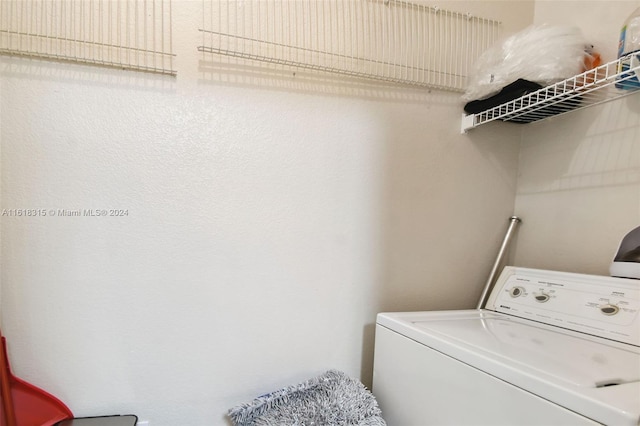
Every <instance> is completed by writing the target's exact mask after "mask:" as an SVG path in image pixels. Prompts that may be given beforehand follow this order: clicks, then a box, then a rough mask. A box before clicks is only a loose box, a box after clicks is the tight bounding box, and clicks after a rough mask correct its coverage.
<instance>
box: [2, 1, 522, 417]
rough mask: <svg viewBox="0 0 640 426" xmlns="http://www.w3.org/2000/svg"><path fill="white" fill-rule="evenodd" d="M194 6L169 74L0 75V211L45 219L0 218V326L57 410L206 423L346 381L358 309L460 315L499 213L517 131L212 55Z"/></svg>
mask: <svg viewBox="0 0 640 426" xmlns="http://www.w3.org/2000/svg"><path fill="white" fill-rule="evenodd" d="M522 4H530V3H523V2H519V3H515V2H512V3H508V4H506V5H505V4H504V3H503V2H487V3H486V4H485V6H486V13H487V15H489V16H496V17H498V18H499V19H502V20H503V21H505V22H509V23H508V24H507V25H506V27H507V29H509V28H512V27H514V26H516V27H517V26H522V25H524V24H526V22H529V21H530V19H531V13H532V8H531V13H529V14H523V13H522V10H523V8H522ZM199 5H200V2H199V1H196V2H186V1H185V2H176V4H175V7H174V17H175V20H176V22H175V25H174V31H175V37H174V43H175V46H176V51H177V52H178V53H179V55H178V58H177V61H178V62H177V68H178V77H177V79H172V78H167V77H158V76H151V75H143V74H136V73H132V72H122V71H118V70H105V69H100V68H91V67H84V66H76V65H68V64H56V63H47V62H40V61H32V60H28V59H18V58H6V57H4V58H1V59H0V61H1V62H0V67H1V68H0V90H1V99H0V113H1V120H2V128H1V130H0V137H1V143H2V146H1V154H2V162H1V167H2V199H1V202H2V208H4V209H25V208H29V209H45V211H47V212H49V211H50V210H55V213H56V214H55V215H51V214H48V215H47V216H46V217H2V218H1V220H2V228H1V229H2V326H3V332H4V333H5V334H6V335H7V337H8V339H9V345H10V348H9V353H10V356H11V358H12V361H13V366H14V370H15V372H16V374H17V375H19V376H21V377H22V378H24V379H26V380H28V381H30V382H32V383H34V384H36V385H39V386H42V387H44V388H45V389H47V390H49V391H50V392H52V393H54V394H56V395H57V396H59V397H60V398H61V399H63V400H64V401H65V402H67V403H68V404H69V405H70V407H71V408H72V410H73V411H74V412H75V413H76V414H77V415H100V414H111V413H127V412H132V413H136V414H138V416H139V417H140V419H142V420H149V421H150V424H151V425H152V426H180V425H193V426H210V425H218V424H226V420H225V418H224V413H225V411H226V409H227V408H229V407H231V406H233V405H236V404H238V403H240V402H243V401H246V400H248V399H251V398H253V397H254V396H256V395H259V394H261V393H264V392H268V391H271V390H274V389H275V388H277V387H280V386H284V385H288V384H291V383H292V382H297V381H300V380H303V379H305V378H307V377H309V376H311V375H315V374H319V373H321V372H322V371H324V370H326V369H329V368H337V369H341V370H343V371H345V372H347V373H348V374H350V375H352V376H354V377H359V378H361V379H362V380H363V381H364V382H365V383H368V382H369V381H370V377H371V365H372V357H373V323H374V320H375V314H376V313H377V312H379V311H382V310H409V309H454V308H468V307H472V306H474V305H475V302H476V299H477V297H478V295H479V293H480V290H481V286H482V284H483V283H484V281H485V279H486V275H487V273H488V271H489V270H490V267H491V264H492V262H493V258H494V256H495V252H496V250H497V247H498V246H499V243H500V240H501V238H502V235H503V233H504V230H505V229H506V225H507V218H508V217H509V216H510V215H511V214H512V209H513V204H514V194H515V185H516V164H517V156H518V140H519V137H520V128H518V127H508V128H504V127H502V126H500V125H495V126H494V125H489V126H486V127H485V128H483V129H478V131H475V132H473V133H470V134H468V135H460V134H459V128H460V113H461V104H460V101H459V98H458V95H455V94H446V93H442V92H437V91H434V92H428V91H417V90H413V89H402V88H397V87H395V88H393V87H386V86H381V85H376V84H363V83H362V82H358V81H350V80H344V79H338V80H335V79H326V78H322V79H319V78H318V77H317V76H316V77H314V78H309V76H305V75H304V74H301V73H297V74H296V76H295V77H294V76H293V75H292V73H290V72H288V71H282V70H279V71H278V72H277V73H276V74H271V75H265V74H263V73H259V72H255V70H252V69H250V68H246V67H242V66H232V65H233V64H215V63H211V61H210V60H208V59H203V58H201V57H199V56H198V54H197V52H196V51H195V46H196V45H197V43H198V34H197V31H195V30H194V29H195V28H197V26H198V24H199V22H200V19H199V17H198V9H199ZM456 5H459V4H458V3H456ZM474 7H476V8H479V5H478V2H475V5H474ZM480 9H482V8H480ZM525 9H526V8H525ZM527 10H528V9H527ZM509 17H513V19H510V18H509ZM528 20H529V21H528ZM221 65H225V66H221ZM230 68H231V69H232V70H231V71H226V70H227V69H230ZM212 69H213V70H214V71H212ZM78 209H79V210H80V211H83V210H84V209H90V210H97V209H124V210H126V211H127V212H128V214H127V215H126V216H119V217H90V216H80V217H77V216H61V214H60V213H59V210H69V211H75V210H78Z"/></svg>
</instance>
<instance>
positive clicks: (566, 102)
mask: <svg viewBox="0 0 640 426" xmlns="http://www.w3.org/2000/svg"><path fill="white" fill-rule="evenodd" d="M634 55H637V53H635V54H630V55H627V56H623V57H621V58H620V59H618V60H615V61H611V62H609V63H606V64H604V65H601V66H599V67H596V68H593V69H591V70H589V71H585V72H583V73H582V74H578V75H576V76H574V77H571V78H568V79H566V80H563V81H560V82H558V83H555V84H552V85H550V86H547V87H543V88H542V89H540V90H537V91H535V92H532V93H529V94H527V95H524V96H521V97H519V98H517V99H514V100H512V101H509V102H505V103H503V104H501V105H498V106H496V107H493V108H489V109H487V110H485V111H482V112H479V113H477V114H469V115H465V114H463V116H462V127H461V129H462V132H463V133H464V132H466V131H467V130H469V129H473V128H475V127H478V126H481V125H483V124H486V123H490V122H492V121H495V120H501V121H511V122H515V123H531V122H534V121H541V120H545V119H548V118H551V117H555V116H558V115H561V114H566V113H568V112H572V111H576V110H579V109H583V108H587V107H590V106H594V105H599V104H602V103H605V102H609V101H612V100H615V99H618V98H622V97H625V96H628V95H631V94H633V93H640V92H639V89H640V83H638V78H640V64H639V65H633V66H629V63H630V60H631V57H632V56H634Z"/></svg>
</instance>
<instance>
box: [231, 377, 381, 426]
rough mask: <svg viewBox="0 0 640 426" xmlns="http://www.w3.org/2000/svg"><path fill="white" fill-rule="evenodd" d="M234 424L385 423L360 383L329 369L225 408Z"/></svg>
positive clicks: (371, 425) (329, 425)
mask: <svg viewBox="0 0 640 426" xmlns="http://www.w3.org/2000/svg"><path fill="white" fill-rule="evenodd" d="M228 414H229V417H230V418H231V420H232V421H233V423H234V425H236V426H386V423H385V421H384V420H383V419H382V416H381V413H380V408H379V407H378V402H377V401H376V399H375V397H374V396H373V394H371V392H369V391H368V390H367V389H366V388H365V387H364V385H363V384H362V383H360V382H359V381H358V380H355V379H352V378H350V377H349V376H347V375H346V374H344V373H342V372H340V371H336V370H329V371H327V372H326V373H324V374H322V375H320V376H318V377H315V378H312V379H309V380H307V381H305V382H303V383H300V384H298V385H295V386H289V387H286V388H283V389H280V390H277V391H275V392H272V393H269V394H267V395H263V396H260V397H258V398H256V399H254V400H253V401H251V402H249V403H246V404H242V405H239V406H237V407H234V408H232V409H231V410H229V413H228Z"/></svg>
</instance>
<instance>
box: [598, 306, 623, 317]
mask: <svg viewBox="0 0 640 426" xmlns="http://www.w3.org/2000/svg"><path fill="white" fill-rule="evenodd" d="M619 310H620V308H618V307H617V306H616V305H603V306H600V312H602V313H603V314H605V315H615V314H617V313H618V311H619Z"/></svg>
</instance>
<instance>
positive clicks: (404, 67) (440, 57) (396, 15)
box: [198, 0, 501, 92]
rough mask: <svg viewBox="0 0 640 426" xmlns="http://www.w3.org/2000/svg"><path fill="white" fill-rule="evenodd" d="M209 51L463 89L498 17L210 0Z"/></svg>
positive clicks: (350, 0) (276, 0)
mask: <svg viewBox="0 0 640 426" xmlns="http://www.w3.org/2000/svg"><path fill="white" fill-rule="evenodd" d="M202 8H203V16H202V28H200V29H199V31H200V32H201V33H202V44H201V45H200V46H198V50H199V51H200V52H204V53H211V54H217V55H224V56H229V57H235V58H242V59H246V60H251V61H258V62H262V63H271V64H278V65H284V66H290V67H294V68H302V69H311V70H317V71H323V72H329V73H335V74H341V75H347V76H355V77H362V78H368V79H373V80H380V81H386V82H393V83H401V84H409V85H413V86H421V87H427V88H437V89H444V90H451V91H457V92H460V91H463V90H464V88H465V87H466V80H467V78H466V77H467V75H468V72H469V70H470V67H471V65H470V64H472V63H473V62H474V61H475V60H476V59H477V57H478V56H479V55H480V54H481V53H482V52H483V51H484V50H486V49H487V48H488V47H489V46H491V45H492V44H493V43H494V42H495V41H496V40H497V38H498V37H499V36H500V30H501V24H500V22H499V21H496V20H491V19H485V18H479V17H475V16H472V15H470V14H468V13H459V12H451V11H447V10H444V9H440V8H438V7H431V6H425V5H420V4H416V3H410V2H407V1H399V0H203V2H202Z"/></svg>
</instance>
